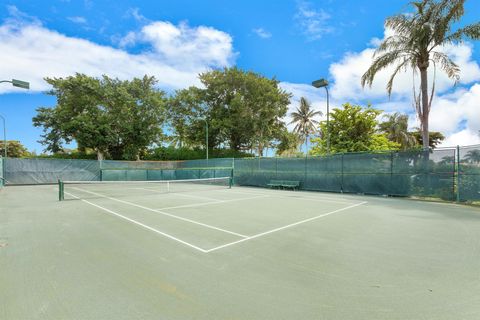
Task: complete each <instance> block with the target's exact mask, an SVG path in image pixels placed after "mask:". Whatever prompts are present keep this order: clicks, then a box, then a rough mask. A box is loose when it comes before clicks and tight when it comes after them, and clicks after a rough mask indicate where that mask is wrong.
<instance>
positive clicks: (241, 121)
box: [200, 67, 291, 155]
mask: <svg viewBox="0 0 480 320" xmlns="http://www.w3.org/2000/svg"><path fill="white" fill-rule="evenodd" d="M200 80H201V82H202V84H203V85H204V87H205V89H204V94H203V102H204V105H205V108H206V110H207V115H208V120H209V130H212V132H214V131H215V130H217V132H218V136H215V137H218V141H214V143H218V144H223V145H228V146H229V147H230V148H231V149H233V150H247V149H249V148H250V147H251V146H253V145H255V146H256V149H257V151H258V153H259V154H260V155H261V154H263V151H264V148H265V147H266V146H268V145H269V142H270V141H272V140H277V139H278V138H280V136H281V134H282V131H283V130H284V129H285V124H284V123H283V122H282V118H283V117H284V116H285V114H286V112H287V106H288V104H289V103H290V97H291V95H290V94H289V93H287V92H285V91H284V90H282V89H281V88H280V87H279V86H278V84H279V82H278V81H277V80H276V79H268V78H266V77H263V76H261V75H259V74H257V73H254V72H250V71H243V70H240V69H238V68H236V67H234V68H225V69H223V70H214V71H210V72H206V73H202V74H200ZM209 134H210V133H209Z"/></svg>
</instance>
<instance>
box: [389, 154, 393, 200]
mask: <svg viewBox="0 0 480 320" xmlns="http://www.w3.org/2000/svg"><path fill="white" fill-rule="evenodd" d="M392 191H393V151H391V152H390V192H389V195H390V196H391V195H393V192H392Z"/></svg>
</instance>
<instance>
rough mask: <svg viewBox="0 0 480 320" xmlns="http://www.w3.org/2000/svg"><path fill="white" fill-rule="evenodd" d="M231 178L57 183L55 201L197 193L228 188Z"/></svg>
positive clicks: (230, 184)
mask: <svg viewBox="0 0 480 320" xmlns="http://www.w3.org/2000/svg"><path fill="white" fill-rule="evenodd" d="M231 186H232V178H231V177H222V178H205V179H187V180H158V181H59V182H58V190H59V193H58V198H59V200H60V201H62V200H65V199H68V200H73V199H92V198H117V197H135V196H139V197H141V196H146V195H155V194H162V193H177V192H187V193H188V192H200V191H208V190H215V189H227V188H231Z"/></svg>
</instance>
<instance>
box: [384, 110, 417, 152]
mask: <svg viewBox="0 0 480 320" xmlns="http://www.w3.org/2000/svg"><path fill="white" fill-rule="evenodd" d="M385 117H386V119H387V120H386V121H385V122H382V123H380V124H379V129H380V131H381V132H383V133H385V134H386V135H387V138H388V140H390V141H393V142H396V143H399V144H400V145H401V147H402V150H407V149H410V148H413V147H414V146H415V145H416V144H417V140H416V139H415V137H414V136H413V135H412V134H410V133H409V132H408V115H406V114H401V113H399V112H395V113H394V114H390V115H386V116H385Z"/></svg>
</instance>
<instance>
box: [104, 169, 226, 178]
mask: <svg viewBox="0 0 480 320" xmlns="http://www.w3.org/2000/svg"><path fill="white" fill-rule="evenodd" d="M101 177H102V178H101V180H102V181H159V180H190V179H206V178H226V177H232V169H231V168H203V169H102V170H101Z"/></svg>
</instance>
